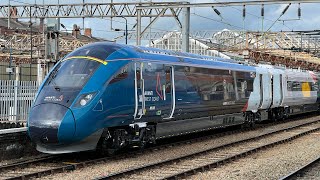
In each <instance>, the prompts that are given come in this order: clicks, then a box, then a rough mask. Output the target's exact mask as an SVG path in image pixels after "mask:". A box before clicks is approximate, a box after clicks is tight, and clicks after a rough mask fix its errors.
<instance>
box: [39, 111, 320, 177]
mask: <svg viewBox="0 0 320 180" xmlns="http://www.w3.org/2000/svg"><path fill="white" fill-rule="evenodd" d="M315 119H319V116H316V117H312V118H307V119H304V120H303V122H306V121H312V120H315ZM300 122H302V121H300ZM288 124H298V122H297V121H296V122H290V123H285V124H279V125H275V126H272V127H269V128H265V129H259V130H254V131H249V132H242V133H238V134H232V135H227V136H224V137H219V138H214V139H210V140H205V141H202V142H198V143H192V144H187V145H181V146H176V147H171V148H168V149H163V150H159V151H154V152H152V153H148V154H141V155H136V156H134V157H131V158H127V159H122V160H113V161H110V162H106V163H100V164H96V165H90V166H89V167H86V168H83V169H79V170H75V171H72V172H68V173H60V174H56V175H50V176H47V177H43V178H41V179H45V178H46V179H93V178H97V177H100V176H103V175H107V174H110V173H114V172H119V171H123V170H125V169H128V168H134V167H138V166H141V165H145V164H150V163H155V162H159V161H162V160H166V159H170V158H172V157H177V156H181V155H185V154H190V153H193V152H198V151H201V150H204V149H208V148H211V147H216V146H219V145H222V144H226V143H229V142H233V141H239V140H241V139H246V138H249V137H253V136H256V135H257V134H264V133H265V132H268V131H270V130H274V129H277V128H281V127H287V126H288Z"/></svg>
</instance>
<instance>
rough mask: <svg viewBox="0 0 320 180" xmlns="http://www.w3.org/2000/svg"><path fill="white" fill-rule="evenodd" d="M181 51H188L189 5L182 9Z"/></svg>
mask: <svg viewBox="0 0 320 180" xmlns="http://www.w3.org/2000/svg"><path fill="white" fill-rule="evenodd" d="M182 17H183V22H182V46H181V51H182V52H189V34H190V7H187V8H183V10H182Z"/></svg>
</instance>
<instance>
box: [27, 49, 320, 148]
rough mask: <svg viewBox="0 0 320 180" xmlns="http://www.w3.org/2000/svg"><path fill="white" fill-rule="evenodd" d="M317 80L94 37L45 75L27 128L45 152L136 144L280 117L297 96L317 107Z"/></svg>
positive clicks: (304, 74)
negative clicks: (95, 41) (115, 42)
mask: <svg viewBox="0 0 320 180" xmlns="http://www.w3.org/2000/svg"><path fill="white" fill-rule="evenodd" d="M299 77H302V79H299ZM297 82H299V83H300V86H299V87H300V89H297V88H296V85H297ZM317 83H318V81H317V75H315V74H313V73H312V72H299V75H297V76H296V79H295V78H293V77H292V75H291V74H290V71H287V70H284V69H275V68H274V67H271V66H270V67H266V66H260V67H258V66H249V65H243V64H239V63H237V62H236V61H233V60H228V59H222V58H213V57H207V56H200V55H194V54H189V53H178V52H173V51H167V50H159V49H154V48H146V47H135V46H126V45H119V44H114V43H94V44H90V45H86V46H84V47H81V48H79V49H77V50H75V51H74V52H72V53H70V54H69V55H67V56H66V57H64V58H63V59H62V60H60V62H59V63H58V64H57V65H56V66H55V67H54V68H53V70H52V71H51V72H50V73H49V75H48V77H47V78H46V79H45V81H44V83H43V84H42V85H41V87H40V89H39V92H38V94H37V96H36V100H35V102H34V105H33V107H32V109H31V112H30V116H29V119H28V133H29V136H30V137H31V139H32V140H33V141H34V142H36V144H37V149H38V150H39V151H41V152H46V153H68V152H77V151H85V150H94V149H99V150H102V151H108V152H111V151H114V150H118V149H121V148H123V147H127V146H128V145H132V146H141V147H143V146H144V145H145V144H146V143H155V140H156V139H159V138H165V137H169V136H176V135H181V134H186V133H190V132H195V131H203V130H208V129H212V128H219V127H226V126H232V125H239V124H249V125H250V124H253V123H255V122H257V121H262V120H266V119H270V118H271V119H281V118H283V117H285V116H287V115H289V113H295V112H293V111H292V110H293V109H294V108H291V106H296V105H297V103H295V102H296V101H295V100H298V99H299V98H300V102H301V100H302V99H303V102H305V103H301V105H302V106H304V109H303V111H300V112H304V111H305V110H317V108H318V105H317V103H316V101H317V91H318V88H317V87H318V84H317ZM292 84H294V85H292ZM288 87H295V90H294V92H293V91H290V90H289V89H288ZM294 98H296V99H295V100H293V99H294ZM307 104H308V105H307ZM299 105H300V104H299ZM306 105H307V106H306ZM290 108H291V109H290ZM294 111H296V110H294ZM297 112H298V111H297Z"/></svg>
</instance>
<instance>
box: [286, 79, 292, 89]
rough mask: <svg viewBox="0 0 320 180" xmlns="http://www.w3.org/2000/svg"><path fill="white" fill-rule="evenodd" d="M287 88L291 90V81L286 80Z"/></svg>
mask: <svg viewBox="0 0 320 180" xmlns="http://www.w3.org/2000/svg"><path fill="white" fill-rule="evenodd" d="M287 90H288V91H292V81H288V82H287Z"/></svg>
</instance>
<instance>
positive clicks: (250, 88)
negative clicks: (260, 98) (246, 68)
mask: <svg viewBox="0 0 320 180" xmlns="http://www.w3.org/2000/svg"><path fill="white" fill-rule="evenodd" d="M247 91H248V92H253V80H248V81H247Z"/></svg>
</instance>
